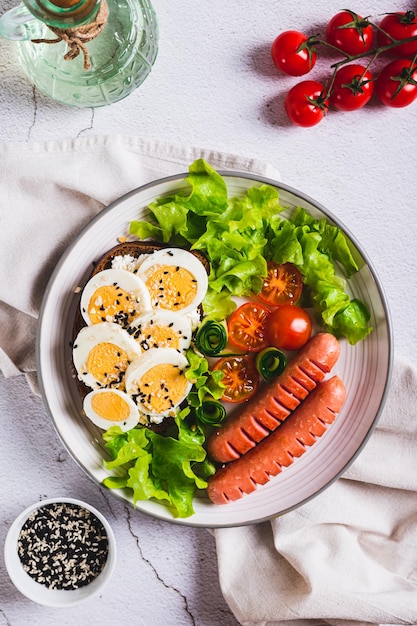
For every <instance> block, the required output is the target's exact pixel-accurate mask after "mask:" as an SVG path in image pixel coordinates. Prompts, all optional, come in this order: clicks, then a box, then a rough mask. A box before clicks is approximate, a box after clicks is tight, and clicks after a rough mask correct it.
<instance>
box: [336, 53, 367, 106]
mask: <svg viewBox="0 0 417 626" xmlns="http://www.w3.org/2000/svg"><path fill="white" fill-rule="evenodd" d="M373 92H374V83H373V76H372V74H371V72H370V71H369V70H367V69H366V68H365V67H363V66H362V65H357V64H351V65H343V66H342V67H341V68H340V69H339V70H338V71H337V73H336V76H335V79H334V83H333V87H332V93H331V95H330V98H329V101H330V104H331V105H332V106H334V107H335V108H336V109H338V110H339V111H355V110H357V109H361V108H362V107H363V106H365V104H366V103H367V102H369V100H370V99H371V97H372V94H373Z"/></svg>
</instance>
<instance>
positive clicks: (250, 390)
mask: <svg viewBox="0 0 417 626" xmlns="http://www.w3.org/2000/svg"><path fill="white" fill-rule="evenodd" d="M213 369H214V370H220V371H222V372H223V373H224V376H223V378H222V383H223V384H224V385H226V389H225V390H224V393H223V396H222V397H221V400H224V402H233V403H237V402H244V401H245V400H249V398H251V397H252V396H253V395H255V393H256V392H257V390H258V387H259V373H258V370H257V369H256V365H255V363H254V361H253V359H251V357H250V356H247V355H242V356H225V357H223V358H221V359H219V360H218V361H217V362H216V363H215V365H214V367H213Z"/></svg>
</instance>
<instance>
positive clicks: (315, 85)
mask: <svg viewBox="0 0 417 626" xmlns="http://www.w3.org/2000/svg"><path fill="white" fill-rule="evenodd" d="M327 109H328V98H327V96H326V94H325V91H324V86H323V85H322V84H321V83H319V82H317V81H316V80H303V81H302V82H301V83H298V84H297V85H294V87H292V88H291V89H290V90H289V92H288V93H287V95H286V98H285V110H286V112H287V115H288V118H289V119H290V121H291V122H292V123H293V124H296V125H297V126H304V127H309V126H315V125H316V124H318V123H319V122H321V120H322V119H323V117H324V116H325V114H326V112H327Z"/></svg>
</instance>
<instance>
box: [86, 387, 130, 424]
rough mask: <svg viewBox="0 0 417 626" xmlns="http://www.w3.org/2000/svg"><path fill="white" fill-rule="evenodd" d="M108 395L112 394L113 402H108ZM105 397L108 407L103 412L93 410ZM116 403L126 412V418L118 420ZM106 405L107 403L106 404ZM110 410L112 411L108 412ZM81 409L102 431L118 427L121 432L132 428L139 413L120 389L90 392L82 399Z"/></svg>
mask: <svg viewBox="0 0 417 626" xmlns="http://www.w3.org/2000/svg"><path fill="white" fill-rule="evenodd" d="M108 394H114V396H116V398H114V397H113V396H112V397H113V401H112V402H110V399H109V397H108ZM106 396H107V401H108V403H109V404H108V405H107V408H104V410H100V411H99V412H98V411H97V410H96V409H95V408H94V406H95V402H97V401H98V400H103V398H105V397H106ZM117 401H118V402H120V405H119V406H120V408H121V410H126V411H127V412H128V413H127V416H125V417H124V418H123V419H120V415H119V414H118V413H117V406H115V403H116V404H117ZM106 404H107V403H106ZM110 408H112V410H110ZM83 409H84V413H85V414H86V416H87V417H88V418H89V419H90V420H91V422H92V423H93V424H95V425H96V426H98V428H101V429H103V430H107V429H108V428H110V427H111V426H119V427H120V428H121V430H122V431H123V432H126V431H127V430H130V429H131V428H134V427H135V426H136V425H137V424H138V422H139V411H138V408H137V406H136V404H135V403H134V402H133V400H132V398H130V397H129V396H128V395H127V394H126V393H124V392H123V391H120V389H97V390H94V391H90V393H88V394H87V395H86V397H85V398H84V403H83Z"/></svg>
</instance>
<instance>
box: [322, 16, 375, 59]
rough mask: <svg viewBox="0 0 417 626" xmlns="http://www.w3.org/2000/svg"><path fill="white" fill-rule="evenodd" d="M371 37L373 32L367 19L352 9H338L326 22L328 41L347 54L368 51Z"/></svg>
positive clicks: (371, 40)
mask: <svg viewBox="0 0 417 626" xmlns="http://www.w3.org/2000/svg"><path fill="white" fill-rule="evenodd" d="M373 38H374V32H373V30H372V26H371V25H370V24H369V22H368V20H367V19H364V18H363V17H361V16H360V15H358V14H357V13H354V12H353V11H340V12H339V13H336V15H334V16H333V17H332V19H331V20H330V22H329V23H328V24H327V28H326V39H327V41H328V43H330V44H332V46H336V48H340V50H342V51H343V52H346V53H347V54H352V55H355V54H361V53H362V52H368V50H370V49H371V46H372V42H373Z"/></svg>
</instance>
